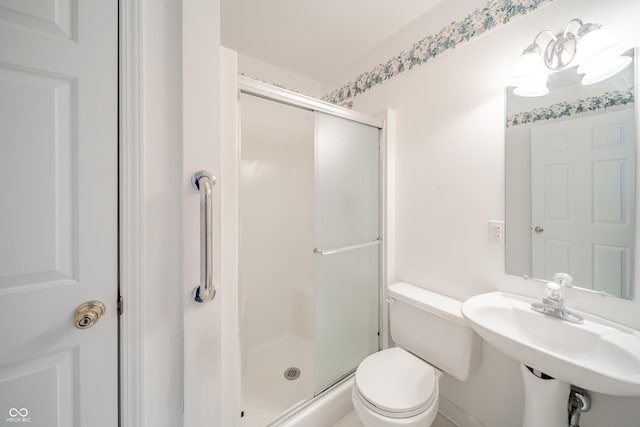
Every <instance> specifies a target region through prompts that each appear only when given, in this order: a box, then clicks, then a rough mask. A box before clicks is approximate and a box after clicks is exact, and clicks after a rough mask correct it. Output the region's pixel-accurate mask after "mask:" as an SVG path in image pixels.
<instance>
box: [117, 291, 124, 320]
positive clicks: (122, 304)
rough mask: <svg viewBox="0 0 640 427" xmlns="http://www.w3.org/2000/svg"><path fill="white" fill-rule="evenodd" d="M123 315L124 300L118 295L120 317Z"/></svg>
mask: <svg viewBox="0 0 640 427" xmlns="http://www.w3.org/2000/svg"><path fill="white" fill-rule="evenodd" d="M122 313H124V298H122V295H118V315H120V316H122Z"/></svg>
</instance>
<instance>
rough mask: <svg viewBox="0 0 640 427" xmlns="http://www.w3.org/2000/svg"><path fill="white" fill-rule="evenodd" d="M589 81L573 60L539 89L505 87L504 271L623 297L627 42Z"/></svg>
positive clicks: (631, 179)
mask: <svg viewBox="0 0 640 427" xmlns="http://www.w3.org/2000/svg"><path fill="white" fill-rule="evenodd" d="M625 55H626V56H630V57H631V58H632V59H633V61H632V62H631V64H630V65H629V66H627V67H626V68H625V69H624V70H623V71H621V72H619V73H618V74H616V75H614V76H612V77H610V78H608V79H606V80H604V81H602V82H600V83H596V84H593V85H588V86H585V85H583V84H582V83H581V77H582V76H581V75H579V74H578V73H577V72H576V68H575V67H571V68H569V69H565V70H562V71H559V72H556V73H553V74H552V75H550V76H549V80H548V86H549V93H548V94H547V95H545V96H540V97H535V98H529V97H522V96H518V95H515V94H514V93H513V88H507V94H506V128H505V129H506V137H505V144H506V147H505V162H506V188H505V194H506V201H505V220H506V233H505V243H506V260H505V261H506V262H505V265H506V272H507V273H508V274H515V275H518V276H529V277H532V278H536V279H541V280H548V281H550V280H552V279H553V276H554V274H556V273H558V272H563V273H568V274H570V275H571V276H572V277H573V285H574V286H577V287H582V288H587V289H592V290H595V291H598V292H606V293H607V294H611V295H614V296H617V297H620V298H626V299H631V298H633V287H634V286H633V284H634V276H635V271H634V270H635V266H634V252H635V247H634V246H635V232H636V231H635V230H636V225H635V222H636V212H635V205H636V201H635V198H636V171H635V169H636V166H635V157H636V120H635V118H636V110H635V103H634V101H635V75H636V65H635V64H636V58H635V49H631V50H629V51H628V52H627V53H625Z"/></svg>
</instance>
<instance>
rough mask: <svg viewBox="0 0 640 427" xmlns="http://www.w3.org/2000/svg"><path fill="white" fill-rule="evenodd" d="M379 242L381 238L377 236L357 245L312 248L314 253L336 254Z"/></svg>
mask: <svg viewBox="0 0 640 427" xmlns="http://www.w3.org/2000/svg"><path fill="white" fill-rule="evenodd" d="M380 242H382V239H381V238H379V237H378V238H377V239H375V240H373V241H371V242H367V243H360V244H359V245H351V246H343V247H341V248H335V249H318V248H314V249H313V253H314V254H320V255H331V254H337V253H339V252H346V251H351V250H354V249H360V248H366V247H367V246H374V245H379V244H380Z"/></svg>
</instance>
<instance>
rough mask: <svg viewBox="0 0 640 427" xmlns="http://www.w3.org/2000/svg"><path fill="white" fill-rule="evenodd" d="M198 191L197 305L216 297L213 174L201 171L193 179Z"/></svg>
mask: <svg viewBox="0 0 640 427" xmlns="http://www.w3.org/2000/svg"><path fill="white" fill-rule="evenodd" d="M191 183H192V184H193V186H194V187H195V189H196V190H198V191H200V285H199V286H197V287H196V288H195V289H194V290H193V300H194V301H195V302H197V303H200V304H202V303H205V302H207V301H211V300H212V299H213V298H214V297H215V296H216V289H215V288H214V287H213V232H212V228H213V221H212V219H211V216H212V213H213V207H212V203H211V192H212V188H213V186H214V185H215V183H216V178H215V177H214V176H213V175H212V174H211V172H208V171H205V170H201V171H198V172H196V173H195V174H194V175H193V178H192V179H191Z"/></svg>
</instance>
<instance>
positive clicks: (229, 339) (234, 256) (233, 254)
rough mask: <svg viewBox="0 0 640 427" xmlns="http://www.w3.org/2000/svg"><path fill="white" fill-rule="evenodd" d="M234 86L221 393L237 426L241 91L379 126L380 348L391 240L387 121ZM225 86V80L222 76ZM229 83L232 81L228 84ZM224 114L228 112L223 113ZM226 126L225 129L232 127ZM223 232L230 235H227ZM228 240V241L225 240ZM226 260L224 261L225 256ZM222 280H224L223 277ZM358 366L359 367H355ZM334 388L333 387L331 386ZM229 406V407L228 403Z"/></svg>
mask: <svg viewBox="0 0 640 427" xmlns="http://www.w3.org/2000/svg"><path fill="white" fill-rule="evenodd" d="M235 77H236V84H237V86H236V87H237V103H236V106H235V107H236V108H235V111H234V112H233V113H232V114H230V115H234V117H235V120H234V119H232V118H231V117H230V118H229V121H228V122H227V123H229V122H234V129H233V133H234V134H235V135H234V137H233V138H230V137H227V138H225V136H224V135H225V130H224V123H225V122H224V120H223V121H222V123H223V130H222V134H223V137H222V149H221V151H222V159H221V161H222V176H223V179H224V180H225V182H224V184H225V185H224V186H223V190H222V195H221V197H222V224H221V225H222V227H221V228H222V234H223V236H222V240H223V248H222V251H223V254H222V256H223V260H222V270H223V276H226V277H227V280H228V281H226V282H225V283H224V284H223V286H225V287H227V297H226V298H225V302H223V307H227V308H228V311H227V313H226V314H224V313H223V323H224V321H225V320H226V321H227V326H229V328H227V327H225V326H224V325H223V350H222V353H223V354H222V359H223V360H222V363H223V366H222V368H223V369H222V371H223V378H222V382H223V384H222V390H223V396H224V395H227V396H230V397H229V401H228V402H226V405H225V404H224V402H223V408H224V407H225V406H226V408H227V409H228V412H227V414H228V415H227V417H225V416H224V415H223V419H224V418H226V419H227V420H228V422H232V420H233V419H235V421H234V422H233V424H230V425H233V426H238V425H239V424H240V411H241V410H242V408H241V405H242V394H241V378H242V370H241V364H240V360H241V349H240V334H239V320H240V319H239V311H238V307H237V305H238V302H237V301H238V297H239V283H238V257H239V253H238V245H237V242H238V213H239V210H238V183H239V178H238V170H239V163H240V144H241V135H240V127H241V112H240V103H239V99H240V94H241V93H244V94H248V95H252V96H257V97H261V98H264V99H267V100H270V101H273V102H279V103H282V104H286V105H290V106H293V107H297V108H302V109H305V110H310V111H317V112H321V113H325V114H330V115H332V116H337V117H341V118H344V119H347V120H351V121H355V122H358V123H362V124H366V125H369V126H373V127H376V128H378V129H379V130H380V141H379V149H380V155H379V162H380V164H379V182H380V206H379V215H380V217H379V218H380V226H379V234H380V238H381V239H382V242H381V244H380V252H379V253H380V262H379V272H378V274H379V280H378V283H379V289H378V313H379V314H378V330H379V331H380V338H379V347H380V348H384V347H386V346H387V345H388V340H387V328H386V326H385V325H386V324H387V312H386V309H385V305H384V292H383V289H384V284H386V283H388V277H387V271H386V270H387V269H386V262H385V261H386V259H387V253H388V248H389V244H388V242H387V238H386V237H387V228H388V227H387V217H388V215H387V186H388V182H387V181H388V180H387V175H386V174H387V156H386V152H387V143H388V138H387V137H386V132H385V126H386V123H385V122H386V121H385V119H382V118H377V117H373V116H370V115H367V114H363V113H359V112H356V111H352V110H349V109H347V108H343V107H339V106H336V105H334V104H330V103H327V102H324V101H320V100H318V99H315V98H312V97H309V96H306V95H302V94H299V93H296V92H292V91H289V90H287V89H283V88H280V87H277V86H273V85H270V84H268V83H264V82H261V81H258V80H254V79H251V78H249V77H246V76H242V75H237V76H235ZM222 80H223V84H224V83H225V81H224V80H225V79H224V77H223V79H222ZM226 83H228V81H227V82H226ZM222 111H223V112H224V111H225V106H223V107H222ZM223 114H224V113H223ZM388 115H389V112H388V111H387V112H385V117H388ZM229 129H230V127H229V128H227V130H229ZM225 235H226V236H227V238H226V239H225ZM225 241H226V244H225ZM225 258H226V259H225ZM225 270H227V271H228V274H224V271H225ZM223 280H224V279H223ZM354 369H355V367H354ZM225 372H228V373H229V374H228V375H227V376H226V378H227V380H226V381H225ZM352 375H353V372H352V373H351V374H349V375H347V376H346V378H348V377H350V376H352ZM344 379H345V377H343V378H340V379H338V380H337V381H336V383H335V384H334V385H333V386H332V387H334V386H337V385H338V384H340V383H342V382H343V381H344ZM329 389H331V387H329V388H328V389H327V390H329ZM327 390H325V391H323V392H322V393H320V394H319V395H318V396H315V397H313V398H311V399H309V400H308V401H306V402H304V403H303V404H301V405H300V406H298V407H296V408H294V409H292V410H291V411H289V412H287V413H286V414H283V415H284V416H283V417H281V418H278V419H277V420H276V421H284V420H285V419H286V418H287V417H288V415H291V414H293V413H296V412H297V411H298V410H300V409H302V408H304V407H306V406H307V405H309V404H311V403H312V402H314V401H315V400H316V399H317V398H318V397H321V396H322V395H323V394H324V393H325V392H326V391H327ZM227 405H228V406H227ZM233 414H236V415H235V417H232V415H233Z"/></svg>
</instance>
